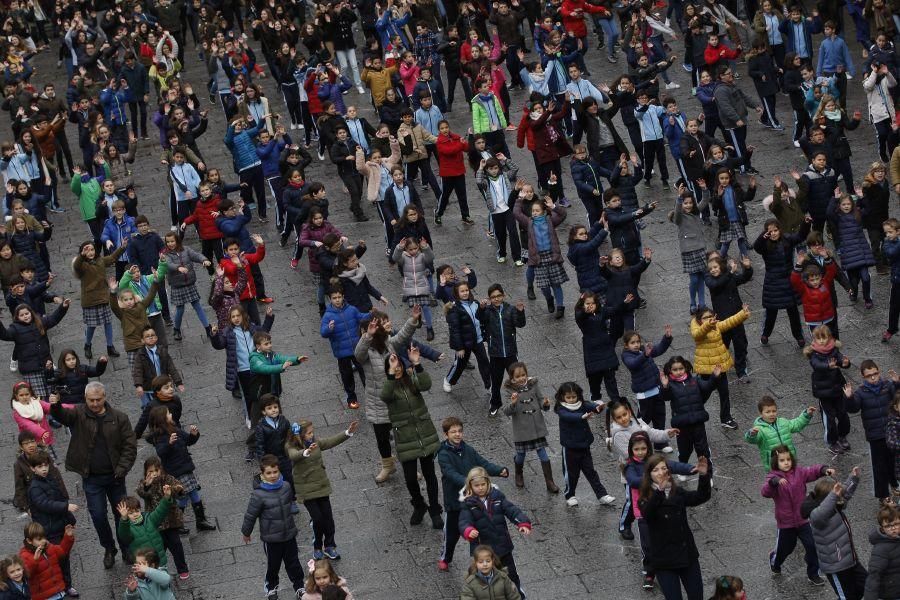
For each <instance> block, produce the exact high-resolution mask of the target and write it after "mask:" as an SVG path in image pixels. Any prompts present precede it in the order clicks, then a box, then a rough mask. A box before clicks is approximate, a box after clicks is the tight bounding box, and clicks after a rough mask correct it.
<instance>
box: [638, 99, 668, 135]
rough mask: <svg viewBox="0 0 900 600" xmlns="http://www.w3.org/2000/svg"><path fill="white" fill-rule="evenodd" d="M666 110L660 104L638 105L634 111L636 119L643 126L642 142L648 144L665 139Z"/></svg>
mask: <svg viewBox="0 0 900 600" xmlns="http://www.w3.org/2000/svg"><path fill="white" fill-rule="evenodd" d="M665 114H666V109H664V108H663V107H662V106H659V105H658V104H646V105H644V106H641V105H638V106H637V107H636V108H635V109H634V118H635V119H637V121H638V124H639V125H640V126H641V141H644V142H648V141H653V140H661V139H662V138H663V135H664V132H663V126H662V121H663V120H664V119H665Z"/></svg>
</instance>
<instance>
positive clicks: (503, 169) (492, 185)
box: [475, 155, 525, 267]
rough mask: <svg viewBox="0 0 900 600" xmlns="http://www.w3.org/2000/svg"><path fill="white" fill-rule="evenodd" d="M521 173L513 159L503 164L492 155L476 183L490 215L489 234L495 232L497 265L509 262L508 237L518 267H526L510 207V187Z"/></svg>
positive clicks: (480, 167)
mask: <svg viewBox="0 0 900 600" xmlns="http://www.w3.org/2000/svg"><path fill="white" fill-rule="evenodd" d="M501 156H502V155H501ZM518 172H519V167H518V166H516V164H515V163H513V161H512V160H510V159H505V160H504V162H503V164H501V163H500V161H499V160H498V159H496V158H494V157H493V156H491V157H490V158H488V159H481V161H480V162H479V164H478V170H477V171H476V172H475V182H476V185H477V186H478V189H479V190H480V191H481V195H482V196H483V197H484V201H485V203H486V204H487V207H488V212H489V214H490V227H489V231H491V232H493V234H494V237H495V239H496V241H497V262H498V263H501V264H502V263H505V262H506V241H507V238H508V239H509V251H510V252H511V253H512V256H513V260H515V264H516V266H517V267H521V266H524V265H525V263H524V262H522V245H521V243H520V240H519V232H518V231H517V229H516V221H515V217H514V213H513V211H512V209H513V207H512V206H510V205H509V198H510V194H511V193H512V190H511V188H512V186H513V185H515V183H516V175H517V173H518Z"/></svg>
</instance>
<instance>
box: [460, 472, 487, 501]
mask: <svg viewBox="0 0 900 600" xmlns="http://www.w3.org/2000/svg"><path fill="white" fill-rule="evenodd" d="M476 479H484V480H485V481H487V484H488V489H490V488H491V476H490V475H488V472H487V471H485V470H484V469H483V468H482V467H474V468H472V469H471V470H469V473H468V475H466V486H465V487H464V488H463V496H474V495H475V492H474V491H473V490H472V482H473V481H475V480H476Z"/></svg>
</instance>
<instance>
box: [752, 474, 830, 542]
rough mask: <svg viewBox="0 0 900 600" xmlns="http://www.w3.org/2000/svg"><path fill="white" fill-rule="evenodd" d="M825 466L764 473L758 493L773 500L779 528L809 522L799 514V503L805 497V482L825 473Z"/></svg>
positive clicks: (788, 527) (798, 525)
mask: <svg viewBox="0 0 900 600" xmlns="http://www.w3.org/2000/svg"><path fill="white" fill-rule="evenodd" d="M826 468H827V467H826V466H825V465H813V466H811V467H795V468H794V469H793V470H791V471H788V472H786V473H785V472H784V471H781V470H778V469H772V470H771V471H770V472H769V474H768V475H766V482H765V483H764V484H763V486H762V488H761V489H760V493H761V494H762V495H763V497H764V498H771V499H773V500H774V501H775V522H776V523H777V524H778V528H779V529H790V528H794V527H800V526H801V525H805V524H806V523H808V522H809V520H808V519H804V518H803V517H801V516H800V505H801V504H802V503H803V500H804V499H805V498H806V484H807V483H811V482H813V481H815V480H816V479H818V478H819V477H822V476H823V475H825V469H826ZM782 479H785V480H787V484H786V485H781V484H780V481H781V480H782Z"/></svg>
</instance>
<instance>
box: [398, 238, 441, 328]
mask: <svg viewBox="0 0 900 600" xmlns="http://www.w3.org/2000/svg"><path fill="white" fill-rule="evenodd" d="M398 225H399V222H398ZM391 259H392V260H393V261H394V262H395V263H397V266H398V268H399V269H400V274H401V275H402V276H403V282H402V284H401V288H402V290H403V301H404V302H405V303H406V304H407V305H408V306H409V307H413V306H415V305H417V304H418V305H419V306H421V307H422V317H423V318H424V319H425V331H426V333H427V337H426V338H425V339H426V340H428V341H429V342H430V341H431V340H433V339H434V328H433V326H432V320H431V305H430V303H431V285H430V284H429V282H428V280H429V279H430V278H431V270H432V269H433V268H434V253H433V252H432V251H431V246H430V245H429V243H428V241H427V240H425V239H416V238H403V239H401V240H400V242H399V243H398V244H397V246H396V247H395V248H394V252H393V253H392V254H391Z"/></svg>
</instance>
